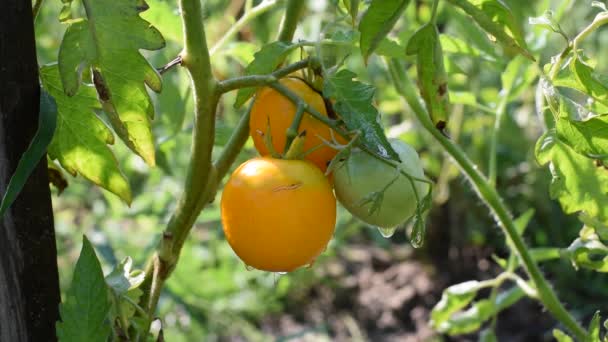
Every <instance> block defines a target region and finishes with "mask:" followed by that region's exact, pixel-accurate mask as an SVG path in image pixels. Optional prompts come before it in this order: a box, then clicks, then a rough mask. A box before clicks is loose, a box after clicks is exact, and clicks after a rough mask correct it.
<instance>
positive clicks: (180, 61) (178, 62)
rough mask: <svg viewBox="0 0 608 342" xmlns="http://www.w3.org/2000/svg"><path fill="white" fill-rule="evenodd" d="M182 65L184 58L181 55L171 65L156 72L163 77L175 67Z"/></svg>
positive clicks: (166, 65) (168, 64)
mask: <svg viewBox="0 0 608 342" xmlns="http://www.w3.org/2000/svg"><path fill="white" fill-rule="evenodd" d="M181 64H182V56H181V55H179V56H177V57H175V58H174V59H173V60H172V61H170V62H169V63H167V64H165V65H164V66H162V67H160V68H157V69H156V71H158V73H159V74H161V75H162V74H164V73H166V72H167V71H169V70H171V69H173V68H174V67H175V66H177V65H181Z"/></svg>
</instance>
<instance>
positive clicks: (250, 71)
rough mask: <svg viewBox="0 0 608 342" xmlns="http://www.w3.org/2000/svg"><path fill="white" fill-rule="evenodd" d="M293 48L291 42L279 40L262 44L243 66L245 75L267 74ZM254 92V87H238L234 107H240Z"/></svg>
mask: <svg viewBox="0 0 608 342" xmlns="http://www.w3.org/2000/svg"><path fill="white" fill-rule="evenodd" d="M293 49H294V46H293V44H291V43H286V42H281V41H278V42H273V43H270V44H266V45H264V46H262V48H261V49H260V50H259V51H258V52H256V53H255V54H254V59H253V61H252V62H251V63H249V65H247V67H246V68H245V75H258V74H269V73H271V72H273V71H274V70H275V69H276V68H277V67H278V66H279V65H281V63H283V60H285V57H286V56H287V54H288V53H289V52H290V51H291V50H293ZM255 92H256V88H241V89H239V91H238V93H237V95H236V101H235V103H234V107H235V108H239V107H241V106H242V105H243V104H244V103H245V102H247V100H249V99H250V98H251V97H252V96H253V95H254V94H255Z"/></svg>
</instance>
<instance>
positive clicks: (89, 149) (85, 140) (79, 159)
mask: <svg viewBox="0 0 608 342" xmlns="http://www.w3.org/2000/svg"><path fill="white" fill-rule="evenodd" d="M40 78H41V80H42V85H43V86H44V88H45V89H46V90H47V91H48V92H49V94H51V95H52V96H54V97H55V100H56V102H57V116H58V122H57V130H56V132H55V135H54V136H53V140H52V141H51V144H50V145H49V148H48V154H49V157H50V158H51V159H56V160H57V161H59V163H60V164H61V166H62V167H63V168H64V169H65V170H66V171H67V172H69V173H70V174H71V175H72V176H76V175H77V174H81V175H82V176H83V177H85V178H86V179H88V180H90V181H91V182H93V183H95V184H97V185H99V186H101V187H102V188H104V189H107V190H108V191H110V192H112V193H114V194H116V195H117V196H118V197H120V198H121V199H123V200H124V201H125V202H127V203H131V189H130V187H129V183H128V182H127V179H126V178H125V176H124V175H123V173H122V172H121V171H120V169H119V167H118V161H117V160H116V157H115V156H114V154H113V153H112V151H111V150H110V148H109V147H108V145H109V144H113V143H114V135H113V134H112V132H111V131H110V129H109V128H108V127H107V126H106V125H105V124H104V123H103V122H102V121H101V120H100V119H99V118H98V117H97V116H96V115H95V113H94V111H95V110H99V109H100V105H99V101H97V94H96V93H95V88H93V87H92V86H90V85H81V86H80V87H78V90H77V91H76V93H75V94H74V95H73V96H72V97H68V96H67V95H65V93H64V92H63V89H62V87H61V80H60V78H59V71H58V70H57V65H47V66H43V67H42V68H40Z"/></svg>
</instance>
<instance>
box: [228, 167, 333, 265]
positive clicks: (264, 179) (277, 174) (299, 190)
mask: <svg viewBox="0 0 608 342" xmlns="http://www.w3.org/2000/svg"><path fill="white" fill-rule="evenodd" d="M221 216H222V225H223V229H224V234H225V235H226V239H227V240H228V243H229V244H230V246H231V247H232V249H233V250H234V252H235V253H236V254H237V255H238V256H239V258H241V260H243V261H244V262H245V264H247V265H248V266H251V267H254V268H257V269H259V270H265V271H271V272H289V271H292V270H294V269H296V268H298V267H300V266H304V265H308V264H310V263H312V262H314V260H315V258H316V257H317V256H318V255H319V254H321V252H322V251H323V250H324V249H325V247H326V246H327V243H328V242H329V240H330V239H331V237H332V235H333V233H334V228H335V224H336V199H335V197H334V194H333V191H332V188H331V186H330V185H329V182H328V181H327V179H326V178H325V176H324V175H323V173H322V172H321V171H320V170H319V169H318V168H317V167H315V166H314V165H313V164H312V163H310V162H308V161H304V160H284V159H274V158H270V157H258V158H253V159H250V160H248V161H246V162H245V163H243V164H241V165H240V166H239V167H238V168H237V169H236V170H235V171H234V173H233V174H232V176H231V177H230V179H229V180H228V182H227V183H226V186H225V187H224V191H223V193H222V200H221Z"/></svg>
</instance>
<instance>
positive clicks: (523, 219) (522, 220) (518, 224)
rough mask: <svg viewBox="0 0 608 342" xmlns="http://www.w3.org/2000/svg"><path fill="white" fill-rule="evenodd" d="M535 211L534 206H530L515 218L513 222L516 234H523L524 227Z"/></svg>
mask: <svg viewBox="0 0 608 342" xmlns="http://www.w3.org/2000/svg"><path fill="white" fill-rule="evenodd" d="M535 212H536V210H534V208H530V209H528V210H526V211H525V212H524V213H523V214H521V216H519V217H518V218H516V219H515V221H514V222H513V223H515V228H516V229H517V234H518V235H519V236H521V235H523V234H524V231H525V230H526V227H528V223H530V220H531V219H532V217H534V213H535Z"/></svg>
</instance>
